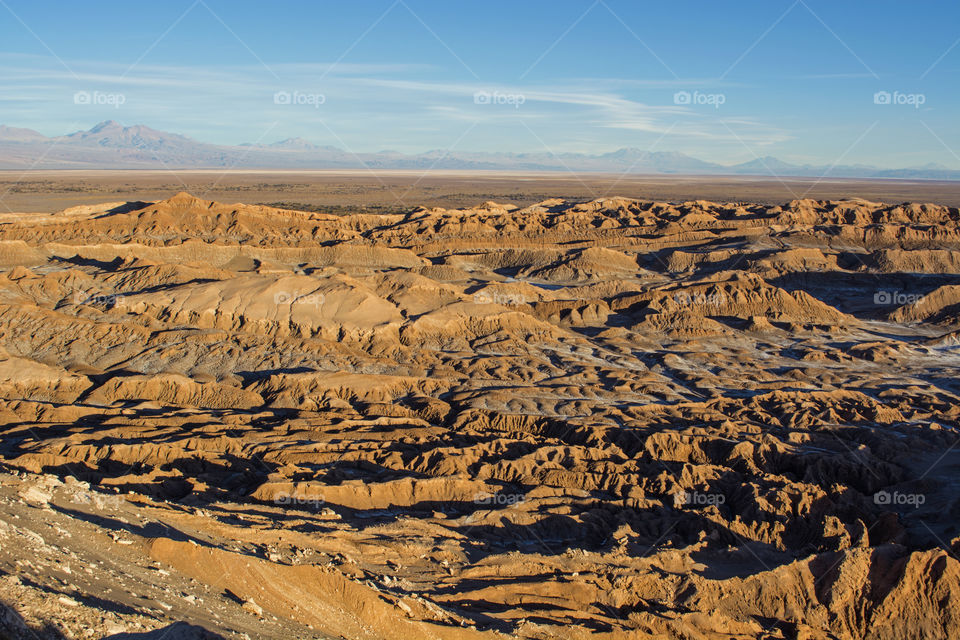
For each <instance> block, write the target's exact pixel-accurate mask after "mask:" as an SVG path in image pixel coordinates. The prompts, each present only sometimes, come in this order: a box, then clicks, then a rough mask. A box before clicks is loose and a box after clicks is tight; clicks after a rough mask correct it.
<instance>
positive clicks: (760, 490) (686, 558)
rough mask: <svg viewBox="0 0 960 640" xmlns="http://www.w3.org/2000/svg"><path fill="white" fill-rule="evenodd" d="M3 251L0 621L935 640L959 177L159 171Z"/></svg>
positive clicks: (952, 370) (958, 455)
mask: <svg viewBox="0 0 960 640" xmlns="http://www.w3.org/2000/svg"><path fill="white" fill-rule="evenodd" d="M0 269H2V272H0V425H2V427H0V428H2V431H0V456H2V462H3V464H4V466H5V468H6V470H7V472H8V473H7V474H6V475H4V476H3V478H2V482H0V506H2V507H3V509H2V510H0V570H2V571H3V572H5V573H7V574H10V575H9V576H8V577H10V576H13V578H11V580H6V579H0V599H2V600H4V601H5V603H6V605H7V606H8V607H9V608H10V609H11V611H16V612H17V614H16V615H15V614H14V613H12V612H11V611H8V612H7V615H6V617H5V618H4V622H3V625H6V627H2V626H0V628H6V629H7V632H8V633H10V634H14V633H15V632H16V629H19V628H20V627H18V626H17V625H20V626H23V625H26V626H27V627H28V626H31V625H33V627H34V629H35V630H39V632H41V633H47V632H50V633H52V632H51V631H50V628H47V629H46V630H44V629H43V624H45V623H49V624H52V625H54V627H57V628H59V629H60V631H58V633H62V634H64V635H66V636H67V637H104V636H107V635H109V633H110V632H111V630H113V632H114V633H119V632H121V631H135V630H148V629H153V628H161V627H164V626H165V625H168V624H171V623H173V622H176V621H186V622H189V623H192V624H197V625H201V626H203V627H205V628H207V629H208V630H209V631H210V632H214V633H217V634H221V635H222V636H223V637H233V636H234V635H236V634H243V633H246V634H247V635H248V636H249V637H264V638H267V637H271V638H272V637H287V638H293V637H311V636H315V637H334V638H336V637H344V638H364V639H365V638H389V639H401V638H451V639H452V638H457V639H460V638H464V639H466V638H477V639H479V638H496V637H520V638H538V639H539V638H587V637H600V638H604V637H606V638H611V639H612V638H685V639H694V638H711V639H713V638H729V639H733V638H800V639H819V638H836V639H844V640H846V639H854V638H875V639H878V640H879V639H888V638H890V639H893V638H897V639H900V638H917V639H919V638H944V639H947V638H956V637H960V563H958V559H957V556H956V553H957V552H958V551H960V537H958V536H960V530H958V524H960V504H958V495H960V493H958V488H960V486H958V485H960V481H958V478H960V475H958V474H960V447H957V446H956V445H957V444H958V443H960V433H958V427H960V424H958V420H960V400H958V399H960V382H958V380H960V352H958V345H960V337H958V336H960V212H958V210H957V209H955V208H948V207H942V206H937V205H932V204H902V205H887V204H880V203H873V202H867V201H862V200H850V201H842V202H822V201H811V200H801V201H794V202H790V203H787V204H784V205H783V206H781V207H772V208H771V207H763V206H759V205H750V204H744V203H725V204H720V203H712V202H701V201H697V202H685V203H673V204H671V203H655V202H644V201H635V200H628V199H623V198H610V199H604V200H596V201H593V202H584V203H572V202H564V201H560V200H550V201H546V202H541V203H539V204H537V205H534V206H531V207H528V208H525V209H518V208H516V207H514V206H510V205H501V204H497V203H493V202H488V203H485V204H483V205H481V206H479V207H476V208H473V209H468V210H440V209H424V208H420V209H414V210H411V211H409V212H406V213H403V214H397V215H361V214H357V215H346V216H332V215H323V214H313V213H305V212H298V211H289V210H280V209H271V208H268V207H261V206H245V205H227V204H221V203H216V202H207V201H203V200H200V199H198V198H195V197H193V196H190V195H188V194H185V193H181V194H178V195H176V196H174V197H172V198H170V199H169V200H165V201H162V202H156V203H142V202H140V203H111V204H108V205H104V206H102V207H83V208H77V209H73V210H66V211H61V212H57V213H52V214H49V215H47V214H43V215H41V214H30V215H26V214H23V215H17V214H6V215H3V216H0ZM11 472H12V473H11ZM123 576H126V577H123ZM158 603H159V604H158ZM18 616H21V617H22V618H23V619H22V620H20V619H19V617H18ZM57 625H59V626H57ZM24 628H26V627H24ZM11 629H13V631H11ZM88 629H92V630H93V631H92V635H89V634H88V635H85V634H86V633H87V632H86V630H88ZM191 633H195V637H201V636H202V633H201V632H200V631H199V630H196V629H194V631H191ZM98 634H99V635H98ZM196 634H199V635H196ZM50 637H54V636H50ZM117 637H120V636H117ZM123 637H126V636H123ZM131 637H132V636H131ZM184 637H187V636H184ZM189 637H194V636H189ZM236 637H240V635H236Z"/></svg>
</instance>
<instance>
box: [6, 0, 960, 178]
mask: <svg viewBox="0 0 960 640" xmlns="http://www.w3.org/2000/svg"><path fill="white" fill-rule="evenodd" d="M958 41H960V4H958V3H954V2H913V3H904V2H902V1H897V2H885V1H879V2H869V3H868V2H852V1H842V2H825V1H820V0H797V1H791V0H787V1H780V0H764V1H756V2H754V1H750V0H748V1H739V2H715V1H714V2H683V1H680V2H670V3H664V2H640V1H635V0H633V1H626V0H598V1H594V0H583V1H581V0H553V1H550V2H547V1H543V2H541V1H539V0H513V1H512V2H504V1H499V0H493V1H485V2H449V1H447V2H436V1H428V0H396V1H394V0H386V1H380V0H370V1H364V2H306V1H304V2H285V1H283V0H275V1H273V2H270V3H261V2H245V1H231V2H228V1H220V0H196V1H194V0H184V1H182V2H180V1H174V0H170V1H168V2H163V3H132V2H129V1H125V2H112V1H111V2H96V1H94V2H89V3H66V2H46V1H44V0H29V1H21V0H0V123H2V124H7V125H10V126H19V127H29V128H33V129H36V130H38V131H40V132H42V133H44V134H47V135H59V134H63V133H68V132H71V131H75V130H78V129H86V128H89V127H90V126H92V125H93V124H95V123H96V122H99V121H101V120H106V119H114V120H118V121H120V122H122V123H124V124H146V125H148V126H151V127H153V128H156V129H162V130H167V131H173V132H177V133H183V134H185V135H189V136H191V137H194V138H197V139H199V140H202V141H208V142H216V143H224V144H236V143H241V142H261V143H268V142H274V141H277V140H280V139H283V138H286V137H293V136H300V137H303V138H306V139H307V140H310V141H311V142H314V143H317V144H330V145H335V146H338V147H341V148H346V149H349V150H352V151H355V152H372V151H379V150H384V149H392V150H397V151H402V152H407V153H418V152H423V151H427V150H431V149H445V150H446V149H453V150H455V151H510V152H539V153H542V152H548V153H555V154H561V153H565V152H588V153H602V152H607V151H612V150H615V149H618V148H621V147H637V148H640V149H649V150H656V151H681V152H684V153H688V154H691V155H694V156H697V157H700V158H703V159H706V160H711V161H715V162H722V163H735V162H744V161H749V160H753V159H755V158H756V157H761V156H767V155H772V156H777V157H779V158H781V159H785V160H788V161H792V162H801V163H805V162H808V163H813V164H833V163H837V164H856V163H863V164H874V165H879V166H882V167H912V166H920V165H925V164H927V163H937V164H941V165H945V166H948V167H951V168H955V169H960V118H958V117H957V115H958V104H960V82H958V76H960V73H958V72H960V44H958ZM878 92H881V93H880V97H879V98H877V97H876V94H877V93H878ZM883 92H886V93H883ZM78 94H79V95H81V96H88V97H89V98H90V99H89V100H85V99H84V98H81V99H80V100H79V102H80V103H79V104H78V103H77V98H76V96H77V95H78ZM887 94H889V101H887V100H886V98H885V97H884V96H886V95H887ZM288 98H289V99H288ZM878 101H879V104H878Z"/></svg>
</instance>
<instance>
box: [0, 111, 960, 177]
mask: <svg viewBox="0 0 960 640" xmlns="http://www.w3.org/2000/svg"><path fill="white" fill-rule="evenodd" d="M365 167H367V168H371V169H415V170H426V169H447V170H501V171H502V170H515V171H584V172H586V171H598V172H615V173H622V172H628V173H637V174H651V173H653V174H657V173H663V174H670V173H674V174H705V175H722V174H728V175H729V174H732V175H755V176H798V177H800V176H817V177H819V176H829V177H835V178H901V179H925V180H960V171H957V170H953V169H950V168H948V167H944V166H941V165H936V164H928V165H925V166H922V167H913V168H904V169H880V168H877V167H871V166H867V165H837V166H832V167H830V166H815V165H796V164H790V163H788V162H784V161H782V160H779V159H777V158H773V157H765V158H758V159H755V160H751V161H750V162H744V163H741V164H734V165H722V164H717V163H714V162H706V161H704V160H699V159H697V158H694V157H692V156H688V155H686V154H683V153H677V152H668V151H643V150H641V149H634V148H624V149H618V150H617V151H613V152H610V153H603V154H595V155H593V154H585V153H562V154H558V155H553V154H550V153H479V152H462V151H457V152H449V151H444V150H435V151H428V152H426V153H421V154H416V155H410V154H403V153H399V152H396V151H380V152H378V153H360V154H354V153H352V152H350V151H346V150H344V149H340V148H337V147H331V146H319V145H315V144H312V143H311V142H309V141H307V140H304V139H303V138H287V139H286V140H281V141H279V142H275V143H273V144H241V145H236V146H229V145H216V144H207V143H204V142H198V141H196V140H193V139H192V138H188V137H186V136H182V135H179V134H176V133H167V132H164V131H157V130H156V129H151V128H150V127H147V126H144V125H134V126H129V127H125V126H123V125H121V124H119V123H117V122H114V121H112V120H108V121H106V122H101V123H100V124H98V125H96V126H95V127H93V128H92V129H90V130H88V131H77V132H75V133H71V134H68V135H64V136H55V137H47V136H44V135H43V134H41V133H38V132H37V131H33V130H31V129H17V128H13V127H7V126H4V125H0V169H15V170H21V169H29V168H34V169H164V168H166V169H201V168H216V169H228V168H237V169H362V168H365Z"/></svg>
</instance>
